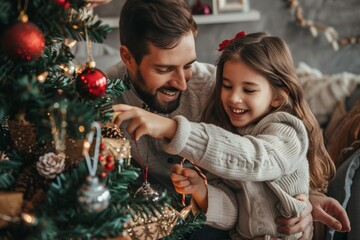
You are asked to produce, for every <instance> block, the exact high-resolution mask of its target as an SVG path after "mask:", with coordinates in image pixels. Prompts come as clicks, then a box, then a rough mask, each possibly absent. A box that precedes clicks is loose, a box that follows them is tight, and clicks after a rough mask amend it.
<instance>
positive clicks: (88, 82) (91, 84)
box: [76, 67, 107, 99]
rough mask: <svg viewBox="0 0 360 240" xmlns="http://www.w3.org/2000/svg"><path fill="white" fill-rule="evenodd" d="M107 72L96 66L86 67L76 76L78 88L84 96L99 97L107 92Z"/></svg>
mask: <svg viewBox="0 0 360 240" xmlns="http://www.w3.org/2000/svg"><path fill="white" fill-rule="evenodd" d="M106 84H107V83H106V77H105V74H104V73H103V72H102V71H100V70H99V69H96V68H89V67H88V68H86V69H85V70H84V71H83V72H82V73H80V74H79V75H78V76H77V78H76V90H77V91H78V93H79V94H80V95H81V96H83V97H84V98H90V99H94V98H98V97H102V96H104V94H105V93H106Z"/></svg>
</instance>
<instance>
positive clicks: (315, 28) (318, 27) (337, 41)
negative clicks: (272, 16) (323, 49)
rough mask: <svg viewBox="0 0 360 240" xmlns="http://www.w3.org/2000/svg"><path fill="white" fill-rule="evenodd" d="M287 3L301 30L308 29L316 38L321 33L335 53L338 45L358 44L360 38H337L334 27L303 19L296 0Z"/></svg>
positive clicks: (300, 8)
mask: <svg viewBox="0 0 360 240" xmlns="http://www.w3.org/2000/svg"><path fill="white" fill-rule="evenodd" d="M287 1H288V3H289V8H290V10H291V12H292V13H293V14H294V16H295V19H296V22H298V23H299V24H300V26H301V27H302V28H308V29H309V31H310V33H311V35H312V36H313V37H317V36H318V34H319V32H321V33H323V34H324V35H325V37H326V39H327V40H328V42H329V43H330V44H331V46H332V47H333V49H334V50H335V51H338V50H339V45H341V46H345V45H350V44H352V45H355V44H359V43H360V36H350V37H344V38H339V33H338V32H337V31H336V29H335V28H334V27H331V26H326V25H324V24H322V23H318V22H314V21H312V20H309V19H305V18H304V16H303V9H302V7H301V6H300V5H299V1H298V0H287Z"/></svg>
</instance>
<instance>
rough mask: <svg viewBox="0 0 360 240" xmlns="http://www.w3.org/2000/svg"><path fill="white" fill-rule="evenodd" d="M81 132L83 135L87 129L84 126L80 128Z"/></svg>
mask: <svg viewBox="0 0 360 240" xmlns="http://www.w3.org/2000/svg"><path fill="white" fill-rule="evenodd" d="M79 132H81V133H83V132H85V127H84V126H83V125H80V126H79Z"/></svg>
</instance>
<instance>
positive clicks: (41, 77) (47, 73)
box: [36, 71, 49, 83]
mask: <svg viewBox="0 0 360 240" xmlns="http://www.w3.org/2000/svg"><path fill="white" fill-rule="evenodd" d="M48 75H49V72H47V71H46V72H43V73H41V74H39V75H38V76H37V77H36V79H37V80H38V81H39V83H44V82H45V79H46V78H47V76H48Z"/></svg>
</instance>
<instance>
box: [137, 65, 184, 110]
mask: <svg viewBox="0 0 360 240" xmlns="http://www.w3.org/2000/svg"><path fill="white" fill-rule="evenodd" d="M132 84H133V86H134V88H135V90H136V93H137V94H138V96H139V98H141V100H143V102H144V103H145V104H146V105H148V107H149V108H150V110H151V111H153V112H157V113H163V114H165V113H172V112H173V111H175V110H176V109H177V108H178V107H179V105H180V99H181V92H180V93H179V97H178V98H177V99H176V100H174V101H172V102H165V103H160V102H159V101H158V100H157V98H156V93H155V94H152V93H150V92H149V91H147V90H144V89H143V88H142V86H144V85H145V80H144V78H143V76H142V75H141V72H140V71H139V70H138V71H137V73H136V76H135V80H134V81H133V82H132ZM162 88H163V89H168V90H171V91H174V90H176V91H178V89H175V88H171V87H162ZM156 91H159V89H157V90H156Z"/></svg>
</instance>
